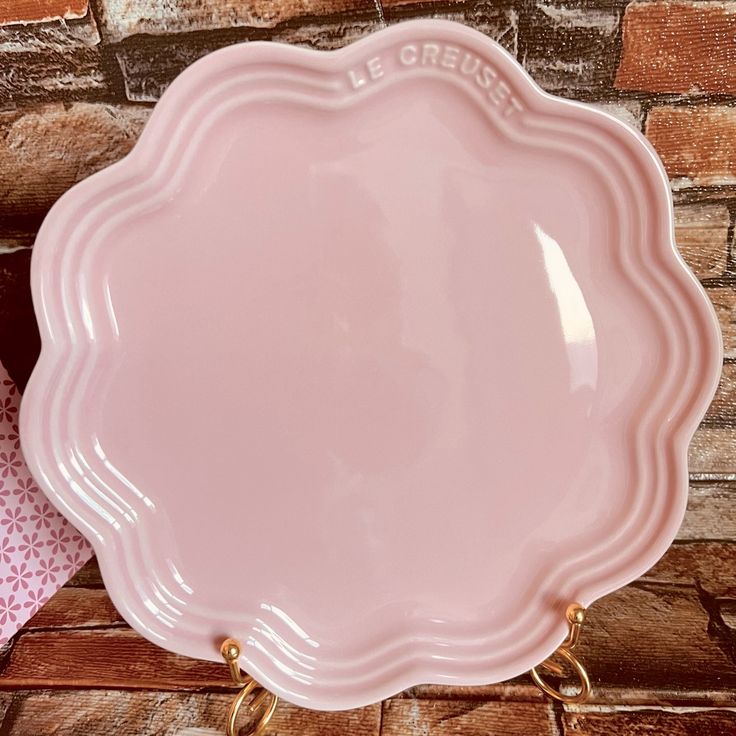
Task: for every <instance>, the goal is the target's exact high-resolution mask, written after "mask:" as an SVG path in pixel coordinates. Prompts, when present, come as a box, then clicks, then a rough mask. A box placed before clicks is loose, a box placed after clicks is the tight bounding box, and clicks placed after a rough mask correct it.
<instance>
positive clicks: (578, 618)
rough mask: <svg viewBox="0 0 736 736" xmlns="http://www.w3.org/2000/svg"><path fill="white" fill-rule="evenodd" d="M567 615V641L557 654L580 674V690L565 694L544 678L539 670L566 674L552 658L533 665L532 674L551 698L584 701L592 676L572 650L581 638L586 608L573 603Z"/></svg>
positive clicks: (565, 700) (588, 691) (534, 679)
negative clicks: (590, 676)
mask: <svg viewBox="0 0 736 736" xmlns="http://www.w3.org/2000/svg"><path fill="white" fill-rule="evenodd" d="M565 615H566V618H567V623H568V626H569V631H568V634H567V637H566V638H565V641H563V642H562V644H560V646H559V647H558V648H557V649H556V650H555V654H556V655H559V656H560V657H562V658H563V659H564V660H565V661H566V662H567V663H568V664H569V665H570V666H571V667H572V668H573V670H574V671H575V674H576V675H577V676H578V681H579V686H580V690H579V691H578V692H577V693H575V694H574V695H565V694H564V693H562V692H561V691H560V690H557V689H555V688H553V687H552V686H551V685H550V684H549V683H548V682H546V680H544V678H543V677H542V675H540V674H539V670H543V671H544V672H547V673H550V674H552V675H555V676H557V677H562V675H563V674H564V673H563V670H562V668H561V667H560V666H559V665H557V664H555V663H554V662H553V661H552V660H551V658H549V659H545V660H544V662H542V663H540V664H538V665H537V666H536V667H532V669H531V672H530V674H531V676H532V680H533V681H534V684H535V685H536V686H537V687H538V688H539V689H540V690H541V691H542V692H543V693H545V694H546V695H549V697H550V698H554V699H555V700H559V701H561V702H563V703H584V702H585V701H586V700H587V699H588V697H589V696H590V678H589V677H588V673H587V671H586V669H585V667H583V664H582V662H581V661H580V660H579V659H578V658H577V657H576V656H575V655H574V654H573V653H572V650H573V649H574V648H575V646H576V645H577V643H578V641H579V639H580V631H581V629H582V627H583V622H584V621H585V608H583V606H581V605H580V604H579V603H571V604H570V605H569V606H568V607H567V612H566V614H565ZM552 656H554V655H552Z"/></svg>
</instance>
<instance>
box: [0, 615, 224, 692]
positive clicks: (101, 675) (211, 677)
mask: <svg viewBox="0 0 736 736" xmlns="http://www.w3.org/2000/svg"><path fill="white" fill-rule="evenodd" d="M51 653H53V655H52V654H51ZM23 687H36V688H37V687H109V688H155V689H161V690H190V689H195V688H225V689H229V688H230V683H229V680H228V673H227V671H226V668H225V664H224V663H222V664H220V663H216V662H202V661H199V660H195V659H190V658H188V657H181V656H179V655H176V654H172V653H171V652H168V651H166V650H165V649H161V648H160V647H157V646H155V645H154V644H151V643H150V642H149V641H147V640H146V639H144V638H143V637H141V636H140V635H138V634H137V633H136V632H134V631H133V630H131V629H129V628H127V627H124V628H112V629H103V630H95V629H92V630H71V631H63V630H61V631H36V632H33V631H31V632H23V633H21V635H20V636H19V637H18V638H17V639H16V641H15V644H14V646H13V648H12V650H11V652H10V655H9V656H8V658H7V660H6V663H5V666H4V667H3V670H2V672H0V689H19V688H23Z"/></svg>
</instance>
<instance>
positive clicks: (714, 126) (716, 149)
mask: <svg viewBox="0 0 736 736" xmlns="http://www.w3.org/2000/svg"><path fill="white" fill-rule="evenodd" d="M646 135H647V137H648V138H649V140H650V141H651V142H652V144H653V145H654V147H655V148H656V149H657V153H659V155H660V157H661V159H662V161H663V162H664V165H665V167H666V169H667V173H668V174H669V176H670V179H673V180H674V184H675V185H676V186H692V185H696V186H710V185H720V184H731V185H733V184H736V146H735V145H734V141H736V108H734V107H726V106H721V105H697V106H688V107H675V106H662V107H655V108H653V109H652V110H651V111H650V113H649V115H648V117H647V121H646Z"/></svg>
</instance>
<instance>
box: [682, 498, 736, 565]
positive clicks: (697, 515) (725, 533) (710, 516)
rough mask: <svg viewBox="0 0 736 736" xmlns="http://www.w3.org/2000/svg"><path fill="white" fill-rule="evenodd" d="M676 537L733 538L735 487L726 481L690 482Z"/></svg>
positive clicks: (734, 535) (735, 508)
mask: <svg viewBox="0 0 736 736" xmlns="http://www.w3.org/2000/svg"><path fill="white" fill-rule="evenodd" d="M677 539H681V540H697V539H709V540H724V541H726V540H731V541H736V488H735V487H734V486H733V485H726V484H721V485H716V484H706V485H700V484H693V485H691V486H690V492H689V495H688V502H687V511H686V513H685V518H684V520H683V522H682V526H681V527H680V530H679V531H678V533H677ZM709 552H710V551H709ZM713 553H714V554H715V553H716V551H715V550H713ZM734 572H735V573H736V568H734Z"/></svg>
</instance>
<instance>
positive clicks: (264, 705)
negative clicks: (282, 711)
mask: <svg viewBox="0 0 736 736" xmlns="http://www.w3.org/2000/svg"><path fill="white" fill-rule="evenodd" d="M220 653H221V654H222V657H223V659H224V660H225V662H226V663H227V666H228V668H229V669H230V677H231V678H232V680H233V682H234V683H235V684H236V685H237V686H238V687H240V692H239V693H238V694H237V695H236V696H235V698H234V699H233V702H232V703H231V704H230V708H229V709H228V712H227V721H226V724H225V733H226V734H227V736H259V735H260V734H262V733H263V732H264V731H265V730H266V727H267V726H268V724H269V721H270V720H271V718H272V717H273V714H274V712H275V711H276V706H277V705H278V702H279V699H278V696H277V695H274V694H273V693H270V692H268V690H266V689H265V688H262V687H261V686H260V685H259V684H258V683H257V682H256V681H255V680H254V679H253V678H252V677H248V676H243V673H242V672H241V671H240V666H239V664H238V659H239V658H240V645H239V644H238V642H237V641H235V639H226V640H225V641H224V642H223V643H222V646H221V647H220ZM259 691H260V692H259ZM251 695H253V699H252V700H251V701H250V703H248V704H247V705H246V706H245V710H246V711H247V713H248V715H249V716H250V717H251V719H252V720H253V725H252V727H251V729H250V730H249V731H247V733H243V732H242V731H239V730H238V728H237V720H238V714H239V713H240V710H241V709H242V708H243V705H244V703H245V701H246V700H247V699H248V698H249V697H250V696H251ZM259 713H260V716H258V714H259ZM257 716H258V717H257Z"/></svg>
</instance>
